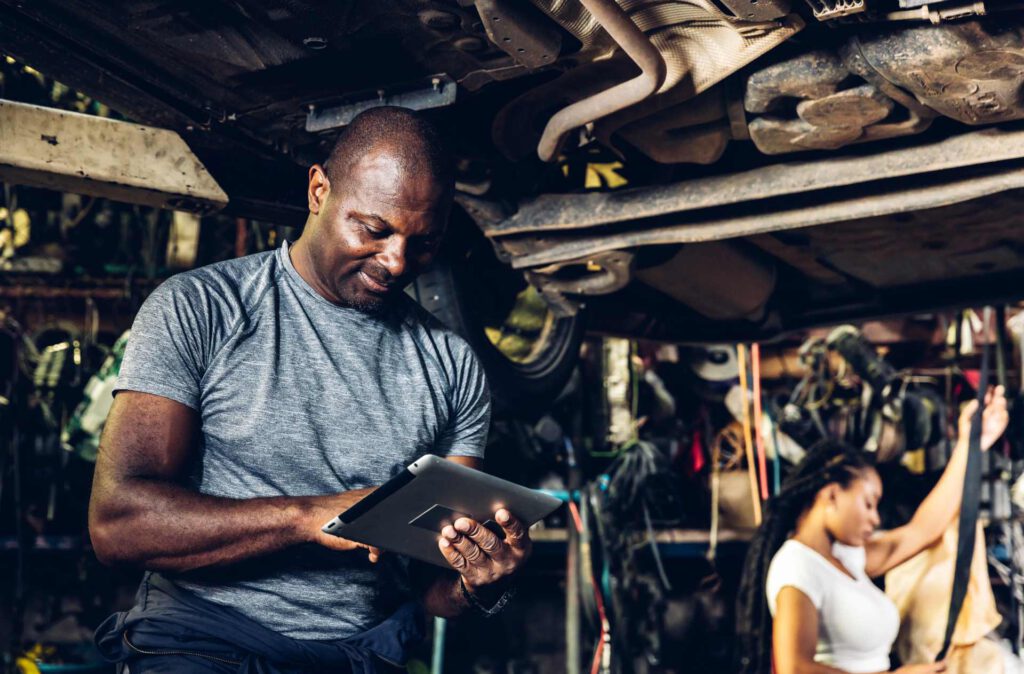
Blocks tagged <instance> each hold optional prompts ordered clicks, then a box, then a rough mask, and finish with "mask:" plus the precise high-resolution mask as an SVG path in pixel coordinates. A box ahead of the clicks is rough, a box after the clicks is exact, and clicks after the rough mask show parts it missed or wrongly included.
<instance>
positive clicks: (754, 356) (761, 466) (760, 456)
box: [750, 342, 768, 501]
mask: <svg viewBox="0 0 1024 674" xmlns="http://www.w3.org/2000/svg"><path fill="white" fill-rule="evenodd" d="M750 371H751V376H750V378H751V380H753V384H754V439H755V440H756V441H757V469H758V471H759V473H760V477H761V500H762V501H767V500H768V465H767V463H766V462H765V449H764V433H762V432H761V420H762V416H761V345H760V344H758V343H756V342H755V343H754V344H752V345H751V347H750Z"/></svg>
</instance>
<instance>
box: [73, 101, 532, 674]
mask: <svg viewBox="0 0 1024 674" xmlns="http://www.w3.org/2000/svg"><path fill="white" fill-rule="evenodd" d="M452 190H453V171H452V166H451V160H450V158H449V156H448V155H447V153H446V152H445V150H444V147H443V144H442V142H441V140H440V138H439V137H438V134H437V132H436V131H435V130H434V129H433V128H432V127H431V126H430V125H428V124H427V123H426V122H425V121H424V120H422V119H421V118H420V117H418V116H417V115H415V114H414V113H411V112H408V111H405V110H401V109H398V108H377V109H374V110H371V111H368V112H365V113H363V114H362V115H360V116H359V117H357V118H356V119H355V120H354V121H353V122H352V124H351V125H350V126H349V127H347V129H346V130H345V131H344V132H343V133H342V134H341V136H340V137H339V139H338V141H337V143H336V145H335V147H334V149H333V150H332V152H331V154H330V157H329V158H328V160H327V161H326V162H325V164H324V165H323V166H320V165H314V166H313V167H312V168H311V169H310V171H309V186H308V195H307V196H308V202H309V217H308V219H307V222H306V225H305V229H304V230H303V233H302V236H301V237H300V238H299V240H298V241H297V242H296V243H295V244H294V245H293V246H289V245H287V244H285V245H284V246H283V247H282V248H281V249H279V250H277V251H274V252H269V253H260V254H257V255H250V256H248V257H244V258H240V259H237V260H231V261H228V262H223V263H218V264H214V265H211V266H208V267H204V268H201V269H197V270H193V271H190V272H187V273H184V274H179V275H177V276H175V277H173V278H171V279H169V280H167V281H166V282H165V283H164V284H162V285H161V286H160V287H159V288H158V289H157V290H156V291H155V292H154V293H153V295H152V296H151V297H150V298H149V299H148V300H147V301H146V303H145V304H144V305H143V307H142V309H141V310H140V312H139V315H138V316H137V317H136V320H135V324H134V326H133V328H132V336H131V338H130V341H129V345H128V350H127V353H126V355H125V359H124V362H123V365H122V369H121V373H120V378H119V381H118V386H117V391H119V393H118V394H117V396H116V398H115V400H114V405H113V407H112V409H111V412H110V416H109V418H108V421H107V424H106V428H105V431H104V436H103V440H102V443H101V448H100V454H99V458H98V461H97V465H96V478H95V482H94V485H93V493H92V500H91V504H90V513H89V528H90V533H91V536H92V541H93V546H94V548H95V550H96V554H97V556H98V557H99V558H100V559H101V560H103V561H105V562H108V563H130V564H136V565H140V566H142V567H144V568H145V569H147V574H146V577H145V579H144V581H143V584H142V587H141V588H140V591H139V601H138V604H137V605H136V606H135V608H133V609H132V610H131V611H129V612H127V613H122V614H117V615H115V616H112V617H111V619H110V620H108V621H107V622H106V623H105V624H104V625H103V626H101V628H100V629H99V630H98V632H97V643H98V644H99V645H100V647H101V649H102V650H103V651H104V653H105V654H106V655H107V656H108V657H110V658H111V659H112V660H117V661H122V662H124V661H127V663H128V668H129V669H130V671H131V672H132V674H136V673H137V672H179V671H190V672H191V671H204V672H206V671H216V672H235V671H246V672H248V671H252V672H255V671H260V672H264V671H289V672H290V671H296V672H299V671H310V672H312V671H339V672H348V671H358V672H375V671H380V667H381V662H382V661H390V662H392V663H395V662H397V663H400V662H402V661H403V660H404V658H405V649H406V647H407V646H408V645H409V643H410V642H411V641H414V640H416V639H417V638H420V637H421V636H422V634H421V629H420V628H421V625H420V621H419V620H418V619H417V617H418V616H419V611H418V610H417V609H416V608H415V606H413V605H412V604H410V603H409V599H410V598H411V597H413V596H415V597H416V598H417V599H418V605H419V606H420V607H422V608H423V609H425V610H426V612H428V613H430V614H433V615H437V616H449V617H450V616H455V615H458V614H459V613H461V612H463V611H465V610H467V608H470V607H474V608H476V609H479V610H482V611H485V612H486V611H488V610H491V609H490V608H488V607H494V606H495V605H497V606H499V607H500V605H503V604H504V601H505V600H507V596H508V595H507V592H506V591H507V589H508V580H509V577H510V576H511V575H512V574H513V573H514V572H515V571H516V570H517V569H518V568H519V567H520V566H521V565H522V563H523V562H524V561H525V559H526V558H527V557H528V555H529V552H530V540H529V536H528V533H527V531H526V529H525V527H524V526H523V525H522V524H521V523H520V522H519V521H517V520H516V519H515V518H514V517H512V516H511V514H510V513H508V512H507V511H498V512H497V513H495V521H496V522H498V523H499V524H500V525H501V526H502V528H503V529H504V537H503V538H502V537H498V536H495V535H494V534H493V533H491V532H490V531H488V530H487V529H486V528H484V527H483V526H481V525H480V524H478V523H476V522H473V521H470V520H467V519H461V520H459V521H457V522H456V523H455V526H454V527H453V526H448V527H445V529H444V531H443V532H440V533H441V535H440V536H439V543H438V545H439V547H440V549H441V551H442V553H443V554H444V555H445V557H446V558H447V560H448V561H449V563H450V565H451V567H452V569H453V572H447V573H440V570H439V569H438V570H437V572H431V571H425V570H424V566H425V565H421V566H417V565H410V564H409V563H408V561H407V560H405V559H404V558H400V557H398V556H396V555H388V554H383V555H381V553H380V551H378V550H376V549H369V550H368V554H367V550H362V549H360V548H361V547H363V546H359V545H357V544H356V543H353V542H351V541H346V540H343V539H339V538H336V537H333V536H329V535H327V534H324V533H322V532H321V531H320V527H321V526H323V525H324V524H325V523H326V522H328V521H329V520H331V519H332V518H333V517H335V516H336V515H338V513H340V512H342V511H344V510H345V509H347V508H348V507H350V506H351V505H352V504H354V503H355V502H357V501H358V500H359V499H360V498H362V497H363V496H365V495H366V494H367V493H369V492H370V491H372V489H373V488H374V487H375V486H376V485H379V484H381V483H382V482H384V481H386V480H387V479H388V478H390V477H392V476H393V475H394V474H396V473H397V472H398V471H400V470H401V469H402V468H403V467H404V466H406V465H408V464H409V463H411V462H412V461H413V460H414V459H415V458H417V457H419V456H421V455H422V454H424V453H427V452H433V453H435V454H438V455H441V456H445V457H448V458H449V459H451V460H452V461H457V462H459V463H462V464H464V465H468V466H471V467H474V468H479V467H480V463H481V457H482V455H483V448H484V443H485V441H486V436H487V430H488V424H489V419H490V403H489V394H488V390H487V385H486V382H485V380H484V375H483V372H482V371H481V369H480V366H479V364H478V362H477V360H476V358H475V357H474V356H473V354H472V352H471V351H470V349H469V347H468V345H467V344H466V343H465V341H463V340H462V339H460V338H459V337H457V336H456V335H454V334H453V333H452V332H450V331H449V330H447V329H445V328H444V327H442V326H441V325H439V324H438V323H437V322H436V321H434V320H433V319H432V318H431V317H430V316H429V315H427V314H426V313H425V312H424V311H423V310H422V309H420V307H419V306H418V305H416V304H415V303H414V302H413V301H412V300H410V299H409V298H408V297H407V296H406V295H405V294H404V293H403V292H402V288H403V287H404V286H405V285H407V284H408V283H409V282H410V281H411V280H412V279H413V278H414V277H415V276H416V275H417V274H418V273H419V272H420V271H421V270H422V269H423V268H424V267H425V266H426V265H428V264H429V263H430V262H431V260H432V259H433V257H434V255H435V254H436V252H437V249H438V246H439V244H440V240H441V237H442V235H443V233H444V229H445V222H446V219H447V216H448V212H449V209H450V205H451V200H452ZM154 572H155V573H154Z"/></svg>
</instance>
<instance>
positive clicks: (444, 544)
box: [437, 536, 469, 573]
mask: <svg viewBox="0 0 1024 674" xmlns="http://www.w3.org/2000/svg"><path fill="white" fill-rule="evenodd" d="M437 547H438V548H439V549H440V550H441V554H442V555H444V558H445V561H447V562H448V565H449V566H451V567H452V568H453V569H455V570H456V571H458V572H459V573H462V572H463V571H465V570H466V568H467V567H468V566H469V563H468V562H466V558H465V557H463V556H462V553H460V552H459V551H458V550H457V549H456V548H455V546H454V545H452V544H451V541H449V540H448V539H447V538H445V537H444V536H442V537H441V539H440V540H439V541H438V542H437Z"/></svg>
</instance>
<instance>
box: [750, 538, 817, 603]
mask: <svg viewBox="0 0 1024 674" xmlns="http://www.w3.org/2000/svg"><path fill="white" fill-rule="evenodd" d="M801 553H802V551H801V550H799V549H794V548H792V547H783V548H782V549H780V550H779V552H778V553H777V554H776V555H775V558H774V559H772V563H771V565H770V566H769V567H768V578H767V581H766V582H765V594H766V595H767V599H768V608H769V609H770V610H771V614H772V616H774V615H775V609H776V602H777V600H778V597H779V592H781V591H782V589H783V588H785V587H792V588H796V589H797V590H800V592H802V593H804V595H806V596H807V598H808V599H810V600H811V603H812V604H813V605H814V608H816V609H819V610H820V609H821V604H822V601H823V600H824V598H825V587H826V582H827V579H825V578H824V577H823V576H822V574H821V569H820V568H819V566H818V565H817V564H814V563H813V562H814V560H812V559H808V558H807V556H806V555H804V554H801Z"/></svg>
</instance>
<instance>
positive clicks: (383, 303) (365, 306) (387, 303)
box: [344, 297, 395, 316]
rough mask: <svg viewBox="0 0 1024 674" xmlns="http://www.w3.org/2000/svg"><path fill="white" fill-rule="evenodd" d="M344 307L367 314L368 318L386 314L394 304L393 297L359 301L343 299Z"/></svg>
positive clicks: (357, 299)
mask: <svg viewBox="0 0 1024 674" xmlns="http://www.w3.org/2000/svg"><path fill="white" fill-rule="evenodd" d="M344 301H345V306H347V307H348V308H350V309H355V310H356V311H358V312H360V313H364V314H367V315H368V316H381V315H383V314H386V313H387V312H388V309H390V308H391V307H392V306H393V305H394V303H395V298H394V297H381V298H373V299H359V298H348V297H346V298H344Z"/></svg>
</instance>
